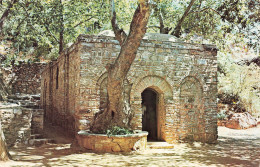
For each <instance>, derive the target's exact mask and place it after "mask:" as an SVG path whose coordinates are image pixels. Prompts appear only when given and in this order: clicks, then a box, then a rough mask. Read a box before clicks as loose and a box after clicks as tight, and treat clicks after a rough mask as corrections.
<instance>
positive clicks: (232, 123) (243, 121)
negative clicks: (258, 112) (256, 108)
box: [225, 112, 257, 129]
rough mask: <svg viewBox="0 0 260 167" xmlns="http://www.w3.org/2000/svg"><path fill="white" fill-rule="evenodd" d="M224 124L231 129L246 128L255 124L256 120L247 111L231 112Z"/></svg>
mask: <svg viewBox="0 0 260 167" xmlns="http://www.w3.org/2000/svg"><path fill="white" fill-rule="evenodd" d="M228 117H229V118H228V120H227V122H226V124H225V126H226V127H227V128H231V129H248V128H252V127H255V126H257V120H256V119H255V118H253V117H252V116H251V115H250V114H249V113H248V112H245V113H233V114H231V115H229V116H228Z"/></svg>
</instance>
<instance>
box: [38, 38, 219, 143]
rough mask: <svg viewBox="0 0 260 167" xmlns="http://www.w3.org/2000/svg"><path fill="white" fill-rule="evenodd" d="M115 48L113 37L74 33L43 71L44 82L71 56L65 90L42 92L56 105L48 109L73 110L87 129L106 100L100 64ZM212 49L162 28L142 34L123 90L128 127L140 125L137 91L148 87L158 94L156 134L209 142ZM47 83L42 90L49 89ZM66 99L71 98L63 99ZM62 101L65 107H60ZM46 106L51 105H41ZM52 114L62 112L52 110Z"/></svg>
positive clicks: (213, 113) (213, 134) (213, 124)
mask: <svg viewBox="0 0 260 167" xmlns="http://www.w3.org/2000/svg"><path fill="white" fill-rule="evenodd" d="M155 36H156V35H155ZM119 52H120V45H119V43H118V41H117V40H115V39H114V38H113V37H105V36H88V35H81V36H79V38H78V42H77V43H76V44H74V45H73V46H72V47H71V48H70V49H69V50H68V51H67V52H66V53H67V54H64V55H62V56H61V57H60V58H59V59H58V61H57V63H54V64H53V65H52V66H49V68H47V69H46V70H45V72H44V74H43V75H44V76H45V77H44V80H46V83H47V85H48V84H50V83H52V82H54V81H55V75H56V73H57V72H56V71H55V70H53V69H56V68H57V67H59V69H62V68H63V66H62V62H63V61H62V60H63V59H65V58H66V56H68V57H74V59H72V60H71V59H70V58H68V59H69V60H70V61H69V64H68V67H67V68H69V69H72V70H71V71H70V73H68V76H67V77H68V79H69V81H65V82H63V84H64V88H68V92H69V93H64V92H62V91H61V92H62V94H63V96H58V95H57V94H55V91H56V90H53V91H52V92H51V91H49V92H48V91H47V93H46V98H44V99H45V100H46V104H47V103H48V104H49V105H57V106H56V108H55V110H52V112H55V113H56V112H61V113H62V112H63V113H74V118H75V126H76V130H87V131H88V130H89V128H90V124H91V121H92V120H93V117H94V115H95V114H96V113H97V112H99V111H100V109H102V108H104V106H102V105H105V104H106V94H107V93H106V87H105V85H106V84H105V82H106V78H107V74H106V68H105V67H106V65H107V64H109V63H112V62H113V61H114V60H115V59H116V57H117V56H118V54H119ZM216 55H217V51H216V48H215V46H213V45H201V44H191V43H183V42H180V41H178V40H176V39H174V37H172V36H168V35H163V34H160V35H158V34H157V36H156V38H153V35H148V36H146V37H145V39H143V41H142V43H141V46H140V47H139V49H138V52H137V56H136V58H135V61H134V63H133V64H132V66H131V68H130V71H129V72H128V74H127V78H126V80H125V87H126V90H125V94H126V96H127V97H128V100H129V103H130V105H131V108H132V110H133V113H134V117H133V119H132V124H131V126H132V128H133V129H136V130H141V129H142V106H141V103H142V97H141V93H142V92H143V91H144V90H145V89H146V88H150V89H152V90H153V91H155V92H156V93H157V95H158V101H157V122H156V123H157V127H158V131H157V132H158V139H160V140H165V141H167V142H170V143H172V142H175V141H182V140H188V141H189V140H192V141H194V140H196V141H202V142H214V141H215V140H216V138H217V102H216V94H217V61H216V58H217V57H216ZM55 64H57V66H56V65H55ZM74 65H75V67H74ZM67 70H68V69H67ZM65 73H66V70H65ZM48 77H49V78H51V79H48ZM71 80H72V81H71ZM43 82H44V81H43ZM43 82H42V86H43V85H44V84H43ZM65 83H67V84H68V85H66V84H65ZM52 85H54V84H53V83H52ZM74 85H76V86H74ZM46 87H47V89H43V90H48V86H46ZM53 87H55V85H54V86H53ZM61 89H63V88H61ZM65 90H67V89H65ZM51 93H53V94H51ZM47 96H48V97H47ZM75 97H76V98H75ZM51 98H53V99H58V100H60V103H59V104H60V106H58V105H59V104H56V102H55V103H54V101H52V102H51V100H49V99H51ZM66 99H72V101H70V103H66ZM43 103H44V102H43ZM61 104H63V105H61ZM67 104H69V107H67V110H64V109H63V108H64V107H65V106H66V105H67ZM43 106H46V107H47V106H48V105H43ZM47 112H50V110H49V109H46V113H47ZM47 115H48V114H47ZM50 115H51V116H54V115H55V114H50ZM55 119H56V120H57V119H58V120H62V119H63V118H62V117H61V116H58V115H57V116H56V117H55Z"/></svg>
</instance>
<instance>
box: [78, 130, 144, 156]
mask: <svg viewBox="0 0 260 167" xmlns="http://www.w3.org/2000/svg"><path fill="white" fill-rule="evenodd" d="M147 135H148V133H147V132H140V133H137V134H128V135H113V136H107V135H100V134H89V133H86V132H84V131H83V132H82V131H81V132H79V133H78V135H77V136H76V137H77V140H78V143H79V145H80V146H81V147H83V148H86V149H88V150H93V151H97V152H131V151H138V150H139V151H141V150H145V148H146V145H147Z"/></svg>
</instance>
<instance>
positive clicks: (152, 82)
mask: <svg viewBox="0 0 260 167" xmlns="http://www.w3.org/2000/svg"><path fill="white" fill-rule="evenodd" d="M145 89H151V90H153V91H154V92H156V93H157V97H158V99H157V135H158V136H157V139H158V140H166V135H165V134H166V133H165V132H166V130H165V129H166V125H165V120H166V113H169V112H170V111H168V110H167V109H166V108H167V107H166V106H167V105H171V104H170V102H169V101H172V99H173V92H172V89H171V86H170V84H169V83H168V82H167V81H166V80H165V79H164V78H162V77H160V76H151V75H150V76H145V77H144V78H142V79H140V80H139V82H136V83H135V84H134V86H133V88H132V89H131V99H130V102H131V107H132V109H133V111H134V118H133V119H134V120H135V122H134V125H133V128H134V129H139V130H141V129H142V96H141V94H142V92H143V91H144V90H145Z"/></svg>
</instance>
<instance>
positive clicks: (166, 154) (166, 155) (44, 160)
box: [0, 127, 260, 167]
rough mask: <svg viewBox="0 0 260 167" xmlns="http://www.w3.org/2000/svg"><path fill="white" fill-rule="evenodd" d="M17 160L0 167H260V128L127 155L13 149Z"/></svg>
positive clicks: (66, 147)
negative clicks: (215, 140) (209, 141)
mask: <svg viewBox="0 0 260 167" xmlns="http://www.w3.org/2000/svg"><path fill="white" fill-rule="evenodd" d="M11 154H12V156H13V159H14V161H11V162H8V163H2V164H1V163H0V166H1V167H2V166H3V165H4V166H34V167H37V166H47V167H54V166H62V167H63V166H82V167H86V166H232V167H236V166H243V167H259V166H260V127H258V128H252V129H248V130H232V129H227V128H224V127H219V139H218V143H217V144H203V143H199V142H194V143H190V144H188V143H185V144H176V145H175V147H174V148H173V149H150V150H146V151H144V152H133V153H127V154H110V153H91V152H84V153H83V152H81V151H80V150H75V149H71V148H70V143H62V144H48V145H45V146H42V147H39V148H37V147H19V148H13V149H11Z"/></svg>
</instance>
